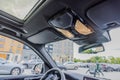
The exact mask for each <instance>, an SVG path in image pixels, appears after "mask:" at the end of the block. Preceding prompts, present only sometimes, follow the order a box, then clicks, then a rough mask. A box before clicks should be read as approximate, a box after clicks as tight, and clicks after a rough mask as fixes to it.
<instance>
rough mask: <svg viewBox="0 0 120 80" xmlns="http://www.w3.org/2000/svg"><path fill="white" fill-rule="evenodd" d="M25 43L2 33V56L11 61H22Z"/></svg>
mask: <svg viewBox="0 0 120 80" xmlns="http://www.w3.org/2000/svg"><path fill="white" fill-rule="evenodd" d="M22 50H23V44H22V43H20V42H18V41H16V40H13V39H10V38H8V37H5V36H1V35H0V58H4V59H6V60H10V61H20V60H21V54H22Z"/></svg>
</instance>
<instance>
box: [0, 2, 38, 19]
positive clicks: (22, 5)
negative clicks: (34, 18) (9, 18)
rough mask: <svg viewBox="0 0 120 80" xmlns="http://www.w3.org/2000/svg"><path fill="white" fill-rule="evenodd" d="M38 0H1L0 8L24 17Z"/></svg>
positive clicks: (20, 17) (18, 16)
mask: <svg viewBox="0 0 120 80" xmlns="http://www.w3.org/2000/svg"><path fill="white" fill-rule="evenodd" d="M38 1H39V0H0V10H2V11H4V12H6V13H8V14H11V15H13V16H15V17H17V18H19V19H24V17H25V16H26V15H27V14H28V13H29V11H30V10H31V9H32V8H33V6H34V5H35V4H36V3H37V2H38Z"/></svg>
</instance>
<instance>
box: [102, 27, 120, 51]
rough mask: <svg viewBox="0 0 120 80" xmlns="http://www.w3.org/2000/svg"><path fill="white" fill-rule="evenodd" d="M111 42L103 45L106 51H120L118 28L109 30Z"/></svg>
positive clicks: (119, 31)
mask: <svg viewBox="0 0 120 80" xmlns="http://www.w3.org/2000/svg"><path fill="white" fill-rule="evenodd" d="M109 33H110V37H111V41H110V42H107V43H105V44H104V47H105V49H106V50H120V28H116V29H113V30H111V31H110V32H109Z"/></svg>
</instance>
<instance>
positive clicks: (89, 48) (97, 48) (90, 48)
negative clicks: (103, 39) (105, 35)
mask: <svg viewBox="0 0 120 80" xmlns="http://www.w3.org/2000/svg"><path fill="white" fill-rule="evenodd" d="M103 51H105V49H104V46H103V45H102V44H98V43H95V44H89V45H84V46H82V47H80V48H79V52H82V53H87V54H96V53H98V52H103Z"/></svg>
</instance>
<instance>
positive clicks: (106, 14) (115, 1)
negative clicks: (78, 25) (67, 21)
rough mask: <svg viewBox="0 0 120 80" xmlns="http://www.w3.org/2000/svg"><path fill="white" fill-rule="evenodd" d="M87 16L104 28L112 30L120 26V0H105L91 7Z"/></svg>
mask: <svg viewBox="0 0 120 80" xmlns="http://www.w3.org/2000/svg"><path fill="white" fill-rule="evenodd" d="M87 16H88V17H89V19H90V20H91V21H92V22H94V23H95V24H96V25H97V26H98V27H99V28H100V29H102V30H111V29H112V28H116V27H119V26H120V0H104V1H103V2H102V3H100V4H97V5H96V6H93V7H91V8H90V9H89V10H88V11H87Z"/></svg>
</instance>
